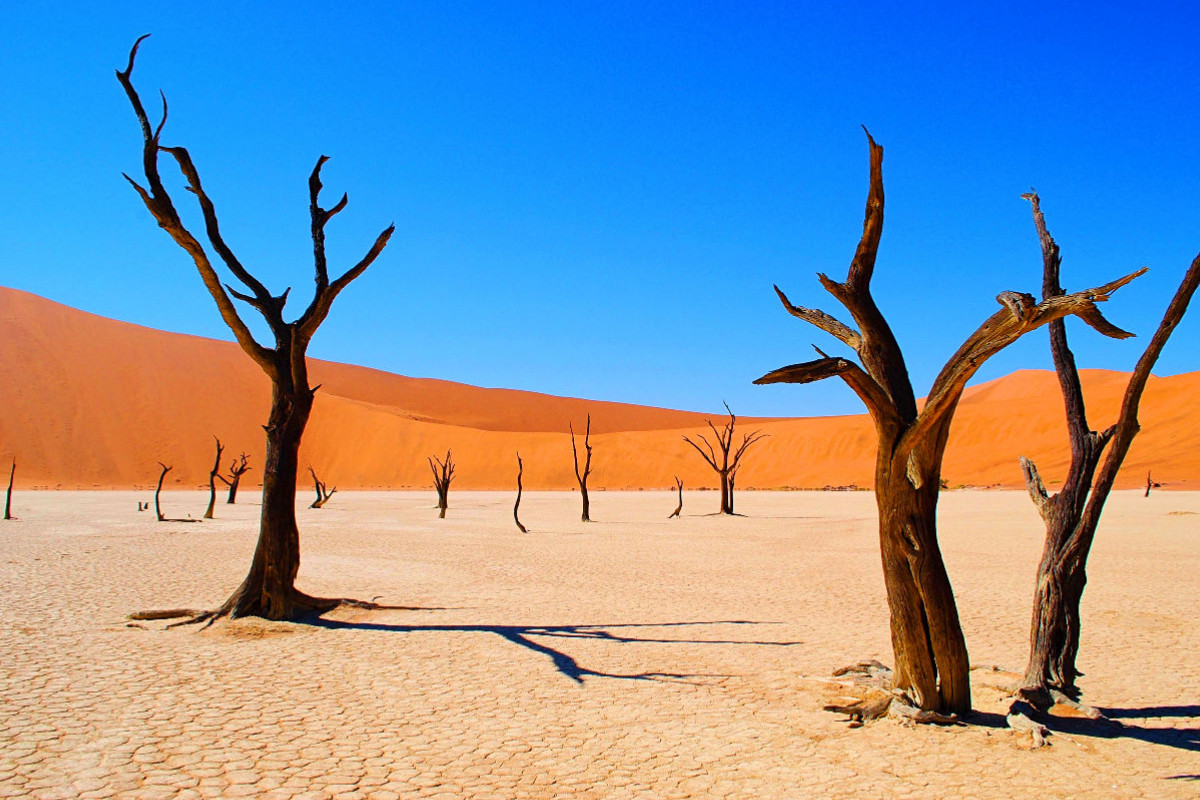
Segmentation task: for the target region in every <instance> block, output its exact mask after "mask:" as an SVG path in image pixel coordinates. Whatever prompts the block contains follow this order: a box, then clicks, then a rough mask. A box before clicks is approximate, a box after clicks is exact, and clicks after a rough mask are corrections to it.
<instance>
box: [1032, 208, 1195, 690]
mask: <svg viewBox="0 0 1200 800" xmlns="http://www.w3.org/2000/svg"><path fill="white" fill-rule="evenodd" d="M1024 197H1025V198H1026V199H1027V200H1029V201H1030V203H1031V204H1032V206H1033V219H1034V224H1035V226H1036V228H1037V231H1038V238H1039V239H1040V240H1041V245H1042V262H1043V286H1042V292H1043V296H1044V297H1046V298H1051V297H1060V296H1062V294H1063V291H1062V288H1061V286H1060V284H1059V268H1060V266H1061V259H1060V257H1059V248H1058V245H1057V244H1056V243H1055V241H1054V239H1053V238H1052V237H1051V236H1050V233H1049V232H1048V230H1047V229H1046V222H1045V218H1044V216H1043V215H1042V211H1041V207H1040V202H1039V198H1038V196H1037V194H1036V193H1032V194H1028V195H1024ZM1198 285H1200V256H1197V258H1196V259H1195V260H1194V261H1193V262H1192V265H1191V267H1190V268H1189V269H1188V270H1187V272H1186V273H1185V274H1184V277H1183V280H1182V282H1181V283H1180V286H1179V288H1178V290H1177V291H1176V293H1175V296H1174V297H1173V298H1172V300H1171V303H1170V305H1169V306H1168V307H1167V310H1166V313H1165V314H1164V315H1163V319H1162V322H1161V323H1159V326H1158V329H1157V330H1156V331H1155V333H1154V336H1153V337H1152V338H1151V340H1150V343H1149V344H1148V345H1147V347H1146V350H1145V352H1144V353H1142V356H1141V358H1140V359H1138V363H1137V365H1136V366H1135V367H1134V371H1133V374H1132V375H1131V376H1130V379H1129V384H1128V386H1127V387H1126V389H1125V397H1124V400H1123V401H1122V404H1121V411H1120V413H1119V415H1118V418H1117V422H1116V424H1114V425H1113V426H1112V427H1110V428H1108V429H1106V430H1104V431H1101V432H1096V431H1093V430H1091V428H1090V426H1089V424H1088V419H1087V409H1086V406H1085V404H1084V400H1083V389H1082V387H1081V384H1080V381H1079V372H1078V370H1077V369H1076V366H1075V356H1074V354H1073V353H1072V352H1071V349H1070V347H1069V346H1068V344H1067V334H1066V327H1065V326H1064V325H1063V323H1062V321H1061V320H1059V321H1056V322H1053V323H1051V325H1050V351H1051V354H1052V355H1053V357H1054V367H1055V372H1056V373H1057V375H1058V380H1059V386H1060V388H1061V390H1062V394H1063V400H1064V405H1065V408H1066V416H1067V430H1068V433H1069V436H1070V443H1071V464H1070V467H1069V469H1068V472H1067V478H1066V480H1065V481H1064V482H1063V486H1062V489H1061V490H1060V491H1059V492H1058V493H1057V494H1055V495H1054V496H1050V495H1049V493H1048V492H1047V491H1046V487H1045V484H1044V483H1043V482H1042V479H1041V476H1040V475H1039V474H1038V471H1037V467H1036V466H1035V465H1034V464H1033V462H1032V461H1030V460H1029V459H1027V458H1022V459H1021V467H1022V469H1023V470H1024V472H1025V484H1026V486H1027V488H1028V489H1029V493H1030V497H1031V498H1032V499H1033V502H1034V505H1036V506H1037V508H1038V511H1039V512H1040V513H1041V515H1042V520H1043V521H1044V522H1045V525H1046V544H1045V547H1044V548H1043V551H1042V560H1041V563H1040V564H1039V565H1038V575H1037V584H1036V587H1035V589H1034V598H1033V618H1032V622H1031V626H1030V648H1029V651H1030V652H1029V663H1028V665H1027V666H1026V668H1025V678H1024V680H1023V681H1022V689H1021V694H1022V695H1023V696H1024V697H1025V699H1027V700H1028V701H1029V702H1030V703H1031V704H1032V705H1033V706H1034V707H1035V708H1045V707H1047V706H1049V705H1051V704H1052V703H1053V702H1054V701H1055V700H1058V699H1063V698H1065V699H1067V700H1071V701H1074V700H1078V699H1079V696H1080V691H1079V688H1078V686H1077V685H1076V683H1075V679H1076V678H1078V677H1079V675H1080V672H1079V670H1078V668H1077V667H1076V657H1077V655H1078V653H1079V636H1080V632H1081V622H1080V620H1081V617H1080V604H1081V601H1082V599H1083V591H1084V588H1085V587H1086V586H1087V559H1088V555H1089V553H1090V551H1091V545H1092V541H1093V540H1094V539H1095V535H1096V528H1097V526H1098V525H1099V522H1100V515H1101V512H1102V511H1103V510H1104V504H1105V502H1106V501H1107V499H1108V494H1109V492H1110V491H1111V490H1112V486H1113V482H1114V481H1115V480H1116V476H1117V472H1118V470H1119V469H1120V467H1121V463H1122V462H1123V461H1124V459H1125V455H1126V453H1127V452H1128V451H1129V446H1130V445H1131V444H1132V442H1133V438H1134V436H1136V435H1137V432H1138V430H1139V427H1140V426H1139V424H1138V420H1137V413H1138V407H1139V405H1140V403H1141V396H1142V392H1143V391H1144V390H1145V388H1146V381H1147V380H1148V379H1149V376H1150V370H1151V369H1153V367H1154V364H1155V362H1157V360H1158V356H1159V354H1160V353H1161V352H1162V349H1163V347H1164V346H1165V345H1166V343H1167V340H1168V339H1169V338H1170V336H1171V333H1172V332H1173V331H1174V329H1175V326H1176V325H1178V324H1179V321H1180V320H1181V319H1182V318H1183V315H1184V313H1185V312H1186V311H1187V307H1188V304H1189V303H1190V302H1191V298H1192V296H1193V294H1194V293H1195V291H1196V288H1197V286H1198ZM1110 442H1111V447H1109V449H1108V455H1107V457H1106V458H1105V460H1104V464H1103V466H1102V467H1100V468H1099V472H1097V468H1098V465H1099V464H1100V460H1101V458H1102V456H1103V455H1104V451H1105V448H1106V447H1107V446H1108V445H1109V444H1110ZM1146 481H1147V488H1146V493H1147V495H1148V494H1149V491H1150V483H1151V478H1150V475H1149V474H1147V476H1146Z"/></svg>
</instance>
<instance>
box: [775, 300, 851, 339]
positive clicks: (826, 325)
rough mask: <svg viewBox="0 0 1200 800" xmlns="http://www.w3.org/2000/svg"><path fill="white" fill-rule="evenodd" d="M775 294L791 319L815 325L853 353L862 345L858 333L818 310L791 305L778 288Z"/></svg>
mask: <svg viewBox="0 0 1200 800" xmlns="http://www.w3.org/2000/svg"><path fill="white" fill-rule="evenodd" d="M775 294H777V295H779V300H780V302H781V303H783V307H784V308H786V309H787V312H788V313H789V314H791V315H792V316H793V317H796V318H797V319H802V320H804V321H805V322H807V323H809V324H810V325H815V326H816V327H818V328H820V329H821V330H823V331H825V332H826V333H828V334H830V335H831V336H834V337H836V338H838V339H840V340H842V341H843V342H844V343H845V344H846V345H847V346H849V347H851V348H853V349H854V351H855V352H857V351H858V347H859V345H861V344H862V336H860V335H859V333H858V331H856V330H854V329H853V328H851V327H850V326H849V325H846V324H844V323H842V322H841V321H839V320H837V319H834V318H833V317H831V316H829V315H828V314H826V313H825V312H824V311H821V310H820V309H816V308H804V307H802V306H794V305H792V303H791V301H789V300H788V298H787V295H786V294H784V293H783V290H782V289H780V288H779V287H778V286H776V287H775Z"/></svg>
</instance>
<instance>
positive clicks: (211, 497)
mask: <svg viewBox="0 0 1200 800" xmlns="http://www.w3.org/2000/svg"><path fill="white" fill-rule="evenodd" d="M213 440H214V441H215V442H216V443H217V457H216V458H215V459H214V460H213V465H212V469H211V470H210V471H209V473H208V508H207V509H206V510H205V511H204V518H205V519H212V518H213V507H214V506H216V504H217V478H219V477H220V476H221V453H223V452H224V451H225V445H223V444H221V440H220V439H218V438H217V437H216V436H213Z"/></svg>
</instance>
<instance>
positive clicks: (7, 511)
mask: <svg viewBox="0 0 1200 800" xmlns="http://www.w3.org/2000/svg"><path fill="white" fill-rule="evenodd" d="M16 474H17V459H15V458H14V459H13V462H12V469H10V470H9V471H8V492H7V493H6V494H5V495H4V518H5V519H12V518H13V515H12V489H13V478H14V477H16Z"/></svg>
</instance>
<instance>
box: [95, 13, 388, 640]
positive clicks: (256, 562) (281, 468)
mask: <svg viewBox="0 0 1200 800" xmlns="http://www.w3.org/2000/svg"><path fill="white" fill-rule="evenodd" d="M145 38H146V37H145V36H143V37H141V38H139V39H138V40H137V41H136V42H135V43H134V45H133V47H132V48H131V49H130V51H129V62H128V64H127V66H126V67H125V69H124V70H118V71H117V80H118V81H119V82H120V84H121V86H122V88H124V90H125V94H126V96H127V97H128V98H129V102H130V105H131V106H132V107H133V111H134V114H135V116H136V117H137V120H138V123H139V125H140V127H141V130H142V171H143V173H144V174H145V182H146V186H144V187H143V186H142V185H141V184H139V183H138V182H137V181H135V180H133V179H132V178H130V177H129V176H128V175H126V176H125V178H126V180H127V181H128V182H129V183H130V185H131V186H132V187H133V189H134V191H136V192H137V194H138V196H139V197H140V198H141V199H142V202H143V203H144V204H145V206H146V209H147V210H148V211H149V212H150V214H151V215H152V216H153V217H154V219H155V221H157V222H158V225H159V227H161V228H162V229H163V230H165V231H166V232H167V233H168V234H169V235H170V236H171V238H172V240H174V241H175V243H176V244H177V245H179V247H181V248H182V249H183V250H184V251H186V252H187V254H188V255H189V256H190V257H191V259H192V261H193V263H194V264H195V266H196V269H197V271H198V272H199V273H200V277H201V280H202V281H203V282H204V286H205V288H206V289H208V292H209V294H210V295H211V297H212V299H213V302H214V303H215V304H216V306H217V309H218V311H219V312H220V314H221V318H222V319H223V320H224V321H225V324H226V325H227V326H228V327H229V329H230V330H231V331H232V332H233V335H234V338H235V339H236V340H237V342H238V344H239V345H240V346H241V348H242V350H243V351H245V353H246V354H247V355H248V356H249V357H250V358H251V359H253V360H254V362H255V363H256V364H258V365H259V367H260V368H261V369H262V370H263V372H265V373H266V374H267V376H268V377H269V378H270V379H271V384H272V390H271V411H270V415H269V418H268V421H267V425H266V426H265V428H266V433H267V450H266V459H265V462H264V464H263V502H262V516H261V518H260V521H259V536H258V542H257V544H256V546H255V551H254V556H253V559H252V561H251V565H250V570H249V572H248V573H247V575H246V578H245V579H244V580H243V581H242V584H241V585H240V586H239V587H238V588H237V589H236V590H234V592H233V594H232V595H231V596H230V597H229V599H227V600H226V601H225V603H223V604H222V605H221V606H220V607H219V608H217V609H216V610H215V611H213V612H209V613H207V614H205V615H200V616H199V617H197V618H196V619H195V620H194V621H197V622H199V621H205V620H207V621H211V620H212V619H213V618H216V617H220V616H225V615H228V616H232V617H241V616H261V617H266V618H268V619H276V620H284V619H292V618H294V617H296V616H297V615H300V614H304V613H307V612H309V611H319V610H325V609H328V608H332V607H333V606H336V605H338V604H340V603H342V602H343V601H342V600H341V599H335V600H328V599H322V598H314V597H310V596H308V595H306V594H304V593H303V592H301V591H299V590H298V589H296V586H295V580H296V574H297V572H298V571H299V569H300V534H299V530H298V528H297V525H296V480H297V472H298V468H299V464H298V453H299V448H300V440H301V438H302V436H303V434H304V429H305V426H306V425H307V423H308V419H309V416H310V415H311V413H312V405H313V395H314V393H315V392H316V388H315V387H310V386H309V383H308V362H307V358H306V353H307V350H308V345H309V342H310V341H311V340H312V337H313V335H314V334H315V333H316V331H317V328H318V327H319V326H320V324H321V323H322V322H323V321H324V320H325V318H326V317H327V315H328V314H329V310H330V308H331V307H332V305H333V302H334V300H335V299H336V298H337V296H338V294H339V293H340V292H341V291H342V290H343V289H345V288H346V286H348V285H349V284H350V283H351V282H352V281H353V280H354V279H355V278H357V277H358V276H359V275H361V274H362V273H363V272H364V271H365V270H366V269H367V267H369V266H370V265H371V264H372V263H374V261H375V260H376V258H377V257H378V256H379V254H380V253H381V252H382V251H383V249H384V247H386V246H387V243H388V240H389V239H390V238H391V235H392V233H393V231H394V230H395V227H394V226H389V227H387V228H385V229H384V230H383V231H382V232H381V233H380V234H379V235H378V236H377V237H376V238H375V241H374V243H373V244H372V245H371V247H370V249H369V250H368V251H367V253H366V255H364V256H363V257H362V259H360V260H359V261H358V262H357V263H356V264H355V265H354V266H352V267H350V268H349V269H348V270H346V272H344V273H343V274H342V275H341V276H340V277H338V278H336V279H334V280H332V281H331V280H330V277H329V272H328V265H327V261H326V255H325V225H326V223H327V222H328V221H329V220H330V218H332V217H333V216H334V215H335V214H337V213H339V212H340V211H341V210H342V209H344V208H345V207H346V203H347V200H346V197H345V196H344V195H343V197H342V198H341V200H339V201H338V202H337V203H336V204H335V205H334V206H333V208H331V209H328V210H326V209H324V208H322V207H321V205H320V203H319V201H318V197H319V195H320V192H321V188H322V186H321V169H322V167H323V166H324V164H325V162H326V161H327V160H328V157H327V156H321V157H320V158H318V159H317V163H316V166H315V167H313V170H312V173H311V174H310V175H309V179H308V185H309V214H310V217H311V223H312V224H311V233H312V241H313V258H314V262H315V267H316V270H315V272H316V276H315V284H316V286H315V289H314V292H313V299H312V301H311V302H310V303H309V305H308V307H307V308H306V309H305V311H304V312H303V313H302V314H301V315H300V317H299V318H298V319H296V320H295V321H293V322H286V321H285V320H284V317H283V310H284V305H285V304H286V303H287V298H288V294H289V291H290V290H288V291H284V292H283V293H282V294H280V295H277V296H276V295H272V294H271V293H270V292H269V291H268V290H267V288H266V287H265V286H264V285H263V284H262V283H261V282H260V281H259V280H258V279H257V278H255V277H254V276H253V275H252V274H250V272H249V271H248V270H246V268H245V267H243V266H242V264H241V262H240V261H239V260H238V259H237V257H236V256H235V255H234V253H233V251H232V250H231V249H230V248H229V246H228V244H227V243H226V242H225V240H224V237H223V236H222V234H221V229H220V224H219V222H218V219H217V212H216V207H215V205H214V204H213V202H212V200H211V198H209V196H208V194H207V193H206V192H205V190H204V187H203V185H202V184H201V181H200V174H199V171H198V170H197V168H196V166H195V164H194V163H193V161H192V157H191V155H190V154H189V153H188V151H187V150H186V149H185V148H183V147H166V146H164V145H162V144H161V143H160V138H161V136H162V132H163V128H164V126H165V125H166V121H167V104H166V99H165V96H164V99H163V112H162V120H161V121H160V122H159V124H158V126H157V127H152V126H151V124H150V120H149V117H148V116H147V114H146V109H145V107H144V106H143V105H142V101H141V98H140V97H139V96H138V93H137V91H136V89H135V88H134V86H133V81H132V75H133V67H134V61H135V59H136V57H137V52H138V47H139V46H140V45H141V43H142V42H143V41H144V40H145ZM160 153H167V154H168V155H170V156H171V157H172V158H173V159H174V161H175V163H176V165H177V166H178V167H179V170H180V173H181V174H182V175H183V178H184V180H185V181H186V182H187V189H188V191H190V192H191V193H192V194H193V195H194V196H195V198H196V202H197V203H198V204H199V206H200V212H201V215H202V217H203V220H204V228H205V233H206V235H207V238H208V242H209V244H210V245H211V246H212V249H213V250H214V251H215V252H216V253H217V255H218V256H219V257H220V260H221V262H222V263H223V264H224V265H225V267H226V268H227V269H228V271H229V272H230V273H231V274H232V275H233V276H234V277H235V278H236V279H237V281H238V282H239V283H240V284H241V285H242V286H243V287H244V289H245V291H243V292H239V291H238V290H236V289H234V288H232V287H231V286H228V285H227V284H225V283H223V282H222V280H221V278H220V276H219V275H218V274H217V271H216V269H215V268H214V266H213V263H212V261H211V260H210V259H209V256H208V253H207V251H206V250H205V247H204V246H203V245H202V244H201V243H200V241H199V240H198V239H197V238H196V237H195V236H194V235H193V234H192V233H191V231H189V230H188V228H187V227H186V226H185V225H184V223H183V221H182V219H181V218H180V216H179V213H178V211H177V210H176V208H175V206H174V203H173V202H172V200H171V197H170V195H169V193H168V192H167V190H166V188H165V186H164V185H163V182H162V179H161V177H160V175H159V169H158V159H159V154H160ZM235 299H236V300H240V301H241V302H244V303H246V304H247V305H249V306H250V307H252V308H254V309H255V310H256V311H257V312H258V313H259V314H260V315H261V316H262V317H263V319H264V320H265V321H266V324H267V326H268V328H269V329H270V331H271V335H272V339H273V342H274V346H268V345H264V344H260V343H259V342H258V341H257V340H256V339H255V338H254V335H253V334H252V332H251V330H250V328H249V326H248V325H247V324H246V323H245V321H244V320H243V319H242V318H241V316H240V315H239V313H238V310H237V308H236V307H235V305H234V300H235ZM330 494H332V492H330ZM331 604H332V605H331Z"/></svg>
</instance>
